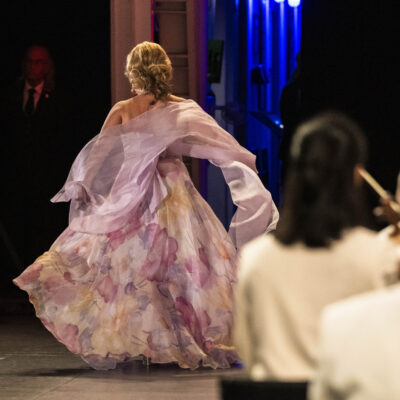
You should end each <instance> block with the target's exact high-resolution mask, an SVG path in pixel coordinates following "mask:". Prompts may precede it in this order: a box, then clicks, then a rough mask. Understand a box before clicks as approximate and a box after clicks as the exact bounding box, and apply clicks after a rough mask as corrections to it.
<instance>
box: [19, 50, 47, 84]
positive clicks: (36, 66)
mask: <svg viewBox="0 0 400 400" xmlns="http://www.w3.org/2000/svg"><path fill="white" fill-rule="evenodd" d="M49 70H50V59H49V55H48V53H47V51H46V50H45V49H41V48H39V47H38V48H33V49H30V50H29V52H28V54H27V57H26V61H25V77H26V79H27V80H28V82H30V83H31V84H35V85H37V84H39V83H40V82H43V81H44V80H45V78H46V76H47V74H48V73H49Z"/></svg>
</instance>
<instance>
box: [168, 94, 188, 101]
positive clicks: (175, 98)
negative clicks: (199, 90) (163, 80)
mask: <svg viewBox="0 0 400 400" xmlns="http://www.w3.org/2000/svg"><path fill="white" fill-rule="evenodd" d="M168 100H169V101H175V102H177V103H180V102H182V101H185V100H186V99H184V98H183V97H178V96H174V95H173V94H170V95H169V97H168Z"/></svg>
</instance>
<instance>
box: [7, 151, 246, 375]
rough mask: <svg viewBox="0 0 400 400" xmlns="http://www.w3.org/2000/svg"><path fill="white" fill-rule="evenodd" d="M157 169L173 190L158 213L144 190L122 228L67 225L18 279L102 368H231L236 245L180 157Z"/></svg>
mask: <svg viewBox="0 0 400 400" xmlns="http://www.w3.org/2000/svg"><path fill="white" fill-rule="evenodd" d="M157 171H158V173H159V176H161V179H162V180H163V183H164V185H165V187H166V188H167V191H168V194H167V196H166V197H165V198H164V199H163V201H162V202H161V204H159V205H158V207H157V208H156V209H155V210H154V212H151V211H150V207H149V206H148V205H149V201H150V199H149V198H148V197H147V198H146V197H145V198H144V199H143V200H142V201H141V202H140V204H139V205H138V206H137V207H136V208H135V209H134V210H133V211H132V212H131V213H130V215H129V216H127V218H126V224H125V225H124V226H122V227H121V228H119V229H118V230H115V231H113V232H109V233H106V234H92V233H82V232H76V231H73V230H71V229H70V228H67V229H66V230H65V231H64V232H63V233H62V234H61V235H60V237H59V238H58V239H57V240H56V241H55V242H54V244H53V245H52V246H51V248H50V250H49V251H48V252H46V253H44V254H43V255H42V256H40V257H39V258H38V259H37V260H36V261H35V262H34V263H33V264H32V265H31V266H29V267H28V268H27V269H26V270H25V271H24V272H23V273H22V274H21V275H20V276H19V277H18V278H16V279H15V280H14V283H15V284H16V285H18V286H19V287H20V288H21V289H23V290H25V291H27V292H28V293H29V299H30V301H31V302H32V304H33V305H34V307H35V310H36V314H37V316H38V317H39V318H40V320H41V321H42V323H43V324H44V326H45V327H46V328H47V329H48V330H49V331H50V332H51V333H52V334H53V335H54V336H55V337H56V338H57V339H58V340H59V341H60V342H61V343H63V344H64V345H65V346H66V347H67V348H68V349H69V350H70V351H71V352H73V353H75V354H78V355H80V356H81V357H82V358H83V359H84V360H85V361H86V362H87V363H89V364H90V365H91V366H92V367H93V368H95V369H112V368H115V367H116V364H117V363H118V362H122V361H127V360H129V359H133V358H136V357H140V356H145V357H148V358H150V359H151V361H152V362H154V363H170V362H176V363H178V364H179V366H181V367H183V368H191V369H195V368H197V367H199V366H209V367H212V368H217V367H218V368H221V367H222V368H224V367H225V368H228V367H230V365H231V364H232V363H234V362H235V361H237V359H238V358H237V355H236V353H235V351H234V349H233V347H232V342H231V328H232V308H233V305H232V299H233V286H234V283H235V276H236V249H235V247H234V245H233V244H232V241H231V239H230V238H229V236H228V234H227V232H226V230H225V229H224V227H223V226H222V224H221V223H220V221H219V220H218V219H217V217H216V216H215V214H214V213H213V211H212V210H211V208H210V207H209V205H208V204H207V203H206V202H205V201H204V199H203V198H202V196H201V195H200V194H199V193H198V192H197V190H196V189H195V187H194V185H193V183H192V181H191V179H190V177H189V175H188V172H187V169H186V167H185V165H184V163H183V162H182V160H181V159H180V158H179V157H166V158H160V160H159V161H158V164H157Z"/></svg>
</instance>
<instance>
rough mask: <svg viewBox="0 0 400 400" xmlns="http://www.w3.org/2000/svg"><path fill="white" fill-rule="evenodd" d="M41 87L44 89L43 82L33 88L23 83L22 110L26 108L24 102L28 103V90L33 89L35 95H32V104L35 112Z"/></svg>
mask: <svg viewBox="0 0 400 400" xmlns="http://www.w3.org/2000/svg"><path fill="white" fill-rule="evenodd" d="M43 87H44V81H43V82H41V83H39V85H37V86H34V87H33V86H31V85H30V84H29V83H28V82H25V86H24V98H23V103H22V110H25V106H26V102H27V101H28V97H29V90H30V89H35V93H34V94H33V103H34V105H33V109H34V110H36V106H37V103H38V102H39V99H40V96H41V95H42V91H43Z"/></svg>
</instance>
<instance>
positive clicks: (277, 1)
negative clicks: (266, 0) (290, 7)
mask: <svg viewBox="0 0 400 400" xmlns="http://www.w3.org/2000/svg"><path fill="white" fill-rule="evenodd" d="M284 2H285V0H275V3H284Z"/></svg>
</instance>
